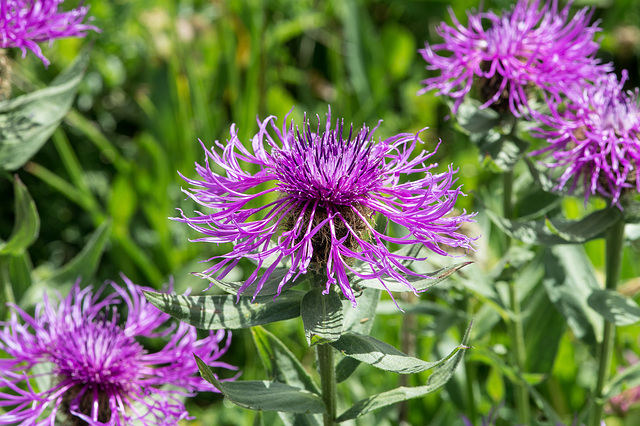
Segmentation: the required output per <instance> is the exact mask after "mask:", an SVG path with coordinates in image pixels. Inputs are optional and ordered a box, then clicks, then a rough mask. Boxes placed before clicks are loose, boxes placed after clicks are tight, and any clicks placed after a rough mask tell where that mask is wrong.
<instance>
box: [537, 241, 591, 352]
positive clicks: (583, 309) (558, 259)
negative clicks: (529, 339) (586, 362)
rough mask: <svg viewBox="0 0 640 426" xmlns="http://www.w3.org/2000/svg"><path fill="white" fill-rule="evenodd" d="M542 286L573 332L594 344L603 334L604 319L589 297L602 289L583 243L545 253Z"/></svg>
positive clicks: (553, 248)
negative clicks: (592, 307)
mask: <svg viewBox="0 0 640 426" xmlns="http://www.w3.org/2000/svg"><path fill="white" fill-rule="evenodd" d="M543 264H544V265H545V273H544V274H545V275H544V278H543V281H542V283H543V285H544V288H545V290H546V291H547V295H548V296H549V300H551V302H552V303H553V304H554V305H555V307H556V309H557V310H558V311H559V312H560V313H561V314H562V316H564V317H565V319H566V321H567V324H569V327H571V330H572V331H573V333H574V334H575V335H576V337H578V338H579V339H581V340H582V341H584V342H587V343H595V342H596V341H599V340H600V339H601V336H602V320H601V319H600V318H599V317H598V315H597V313H596V312H594V311H593V310H592V309H591V308H590V307H589V305H588V303H587V299H588V297H589V295H591V293H593V291H595V290H597V289H599V284H598V281H597V279H596V277H595V275H594V271H593V267H592V266H591V262H590V260H589V258H588V257H587V255H586V253H585V252H584V248H583V247H582V246H556V247H552V248H550V249H547V250H546V251H545V253H544V256H543Z"/></svg>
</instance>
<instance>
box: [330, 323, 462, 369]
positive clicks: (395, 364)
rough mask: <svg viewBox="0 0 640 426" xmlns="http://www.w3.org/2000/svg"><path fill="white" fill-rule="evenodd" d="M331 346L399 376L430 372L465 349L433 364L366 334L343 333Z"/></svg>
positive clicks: (344, 353) (455, 350) (454, 351)
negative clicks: (399, 374)
mask: <svg viewBox="0 0 640 426" xmlns="http://www.w3.org/2000/svg"><path fill="white" fill-rule="evenodd" d="M331 346H333V347H334V348H336V349H337V350H339V351H340V352H341V353H342V354H343V355H345V356H348V357H351V358H355V359H357V360H358V361H362V362H364V363H367V364H370V365H373V366H374V367H377V368H380V369H382V370H386V371H393V372H395V373H401V374H411V373H418V372H420V371H425V370H430V369H432V368H435V367H437V366H439V365H441V364H442V363H444V362H445V361H446V360H447V359H449V358H450V357H452V356H453V355H454V354H455V353H456V352H457V351H458V350H459V349H465V348H466V347H465V346H464V344H463V345H461V346H459V347H457V348H456V349H454V350H453V352H451V353H450V354H449V355H448V356H447V357H445V358H443V359H441V360H438V361H435V362H427V361H423V360H421V359H418V358H414V357H411V356H409V355H407V354H404V353H402V352H400V351H399V350H397V349H396V348H394V347H393V346H391V345H389V344H388V343H385V342H382V341H380V340H378V339H376V338H375V337H371V336H368V335H366V334H360V333H353V332H350V333H345V334H343V335H342V336H340V340H338V341H335V342H332V343H331Z"/></svg>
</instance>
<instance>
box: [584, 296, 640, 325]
mask: <svg viewBox="0 0 640 426" xmlns="http://www.w3.org/2000/svg"><path fill="white" fill-rule="evenodd" d="M587 303H588V304H589V306H590V307H591V308H592V309H593V310H594V311H596V312H597V313H599V314H600V315H602V316H603V317H604V319H606V320H607V321H609V322H612V323H614V324H615V325H631V324H635V323H637V322H638V321H640V306H638V304H637V303H636V302H634V301H633V299H630V298H628V297H625V296H623V295H622V294H620V293H618V292H617V291H614V290H600V289H598V290H594V291H593V293H591V295H590V296H589V298H588V299H587Z"/></svg>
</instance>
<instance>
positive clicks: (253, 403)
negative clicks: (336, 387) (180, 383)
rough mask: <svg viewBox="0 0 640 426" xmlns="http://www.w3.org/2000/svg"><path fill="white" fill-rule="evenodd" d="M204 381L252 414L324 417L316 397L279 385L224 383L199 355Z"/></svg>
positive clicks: (300, 390)
mask: <svg viewBox="0 0 640 426" xmlns="http://www.w3.org/2000/svg"><path fill="white" fill-rule="evenodd" d="M194 356H195V358H196V362H197V363H198V369H200V374H201V375H202V377H203V378H204V379H205V380H206V381H208V382H209V383H211V384H212V385H214V386H215V387H216V388H217V389H218V390H219V391H220V392H221V393H222V394H223V395H224V396H225V397H227V399H229V401H231V402H233V403H234V404H236V405H238V406H240V407H243V408H248V409H250V410H261V411H284V412H288V413H324V412H325V411H326V409H325V406H324V402H323V401H322V398H321V397H320V396H318V395H316V394H315V393H311V392H307V391H305V390H302V389H299V388H296V387H293V386H288V385H285V384H282V383H278V382H269V381H258V380H239V381H235V382H220V381H218V379H216V377H215V375H214V374H213V372H212V371H211V369H210V368H209V366H207V365H206V364H205V363H204V362H203V361H202V360H201V359H200V358H199V357H198V356H197V355H194Z"/></svg>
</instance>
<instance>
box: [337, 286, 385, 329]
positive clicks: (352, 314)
mask: <svg viewBox="0 0 640 426" xmlns="http://www.w3.org/2000/svg"><path fill="white" fill-rule="evenodd" d="M380 294H381V292H380V290H375V289H372V288H365V289H363V290H362V293H361V294H360V296H356V301H357V302H358V305H357V306H356V307H355V308H354V307H353V306H352V305H351V302H350V301H349V300H345V301H343V302H342V306H343V315H344V324H343V326H342V331H343V332H347V331H355V332H357V333H362V334H369V333H370V332H371V327H373V320H374V319H375V317H376V309H377V306H378V302H379V301H380ZM396 312H397V308H396Z"/></svg>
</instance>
